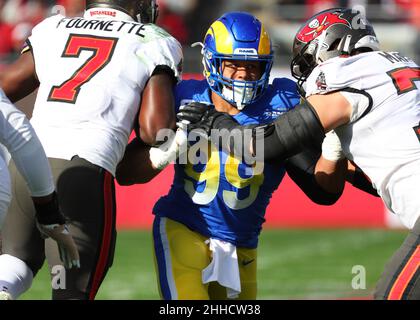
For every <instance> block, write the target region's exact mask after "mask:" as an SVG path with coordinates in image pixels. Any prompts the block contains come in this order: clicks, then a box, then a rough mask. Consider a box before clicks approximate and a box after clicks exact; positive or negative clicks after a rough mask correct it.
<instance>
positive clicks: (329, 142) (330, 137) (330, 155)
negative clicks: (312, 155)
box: [322, 130, 345, 162]
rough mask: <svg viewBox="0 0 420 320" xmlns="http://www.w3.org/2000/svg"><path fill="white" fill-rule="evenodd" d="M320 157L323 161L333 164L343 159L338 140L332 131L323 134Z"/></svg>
mask: <svg viewBox="0 0 420 320" xmlns="http://www.w3.org/2000/svg"><path fill="white" fill-rule="evenodd" d="M322 156H323V157H324V158H325V159H327V160H329V161H334V162H337V161H339V160H341V159H344V158H345V155H344V153H343V149H342V148H341V142H340V139H339V138H338V136H337V134H336V133H335V132H334V130H331V131H329V132H327V133H326V134H325V138H324V141H323V142H322Z"/></svg>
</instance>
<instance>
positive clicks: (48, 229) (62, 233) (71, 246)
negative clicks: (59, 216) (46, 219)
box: [37, 222, 80, 269]
mask: <svg viewBox="0 0 420 320" xmlns="http://www.w3.org/2000/svg"><path fill="white" fill-rule="evenodd" d="M37 227H38V230H39V232H40V233H41V236H42V237H43V238H45V239H46V238H51V239H53V240H55V242H57V245H58V250H59V253H60V259H61V261H62V262H63V264H64V266H65V267H66V268H67V269H71V268H73V267H75V268H80V257H79V252H78V251H77V247H76V244H75V243H74V240H73V238H72V236H71V235H70V232H69V230H68V228H67V225H66V224H49V225H44V224H40V223H38V222H37Z"/></svg>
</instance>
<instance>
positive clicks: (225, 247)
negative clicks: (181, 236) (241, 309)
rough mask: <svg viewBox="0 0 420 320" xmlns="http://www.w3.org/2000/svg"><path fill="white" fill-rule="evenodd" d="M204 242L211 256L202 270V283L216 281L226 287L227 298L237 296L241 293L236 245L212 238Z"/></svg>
mask: <svg viewBox="0 0 420 320" xmlns="http://www.w3.org/2000/svg"><path fill="white" fill-rule="evenodd" d="M206 243H208V244H209V246H210V250H211V251H212V252H213V258H212V260H211V262H210V264H209V265H208V266H207V267H206V268H205V269H204V270H203V272H202V281H203V283H204V284H206V283H208V282H211V281H217V282H218V283H219V284H220V285H222V286H224V287H226V292H227V297H228V299H235V298H237V297H238V296H239V294H240V293H241V279H240V277H239V266H238V255H237V253H236V247H235V246H234V245H233V244H231V243H229V242H225V241H222V240H218V239H213V238H210V239H209V240H207V241H206Z"/></svg>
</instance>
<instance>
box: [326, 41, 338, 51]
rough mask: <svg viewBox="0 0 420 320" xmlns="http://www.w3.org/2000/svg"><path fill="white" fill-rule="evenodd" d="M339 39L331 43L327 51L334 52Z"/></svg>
mask: <svg viewBox="0 0 420 320" xmlns="http://www.w3.org/2000/svg"><path fill="white" fill-rule="evenodd" d="M340 42H341V39H335V40H334V42H333V43H331V45H330V47H329V48H328V50H327V51H334V50H337V48H338V46H339V45H340Z"/></svg>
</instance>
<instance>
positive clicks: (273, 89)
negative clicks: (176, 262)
mask: <svg viewBox="0 0 420 320" xmlns="http://www.w3.org/2000/svg"><path fill="white" fill-rule="evenodd" d="M175 98H176V106H177V107H176V108H177V109H178V108H179V106H180V105H182V104H185V103H188V102H191V101H198V102H203V103H211V98H210V89H209V87H208V84H207V81H206V80H202V81H197V80H188V81H182V82H180V83H179V84H178V85H177V87H176V92H175ZM299 99H300V98H299V94H298V93H297V90H296V84H295V83H294V82H293V81H291V80H289V79H285V78H279V79H274V81H273V83H272V84H271V85H269V86H268V88H267V89H266V91H265V93H264V95H263V96H262V97H261V98H260V99H259V100H257V101H256V102H254V103H252V104H249V105H247V106H246V107H245V108H244V109H243V110H241V112H240V113H238V114H237V115H235V116H234V118H235V120H236V121H237V122H239V123H240V124H242V125H246V124H264V123H269V122H272V121H273V120H274V119H275V118H277V117H278V116H279V115H280V114H282V113H284V112H286V111H288V110H290V109H292V108H293V107H294V106H295V105H296V104H298V103H299ZM207 157H208V160H207V163H205V164H194V165H193V164H191V163H187V164H185V165H184V164H175V177H174V182H173V184H172V187H171V189H170V191H169V194H168V195H166V196H164V197H162V198H160V199H159V201H158V202H157V203H156V205H155V207H154V210H153V211H154V214H155V215H157V216H160V217H167V218H170V219H172V220H175V221H177V222H180V223H182V224H184V225H186V226H187V227H188V228H190V229H192V230H193V231H196V232H198V233H200V234H202V235H204V236H206V237H212V238H216V239H220V240H224V241H227V242H230V243H233V244H234V245H236V246H238V247H246V248H255V247H257V244H258V235H259V233H260V231H261V227H262V224H263V223H264V221H265V219H264V215H265V210H266V208H267V206H268V204H269V201H270V198H271V196H272V194H273V192H274V191H275V190H276V189H277V187H278V185H279V183H280V182H281V180H282V178H283V176H284V174H285V169H284V167H283V166H282V165H281V164H276V165H274V164H265V165H264V169H263V170H262V172H259V173H258V174H256V170H255V168H254V167H252V166H250V165H248V164H246V163H242V162H241V161H239V160H238V159H237V158H234V157H232V156H230V155H228V154H226V153H225V152H223V151H221V150H220V151H219V150H218V149H217V148H216V146H215V145H214V144H211V143H210V146H209V154H208V155H207Z"/></svg>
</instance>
